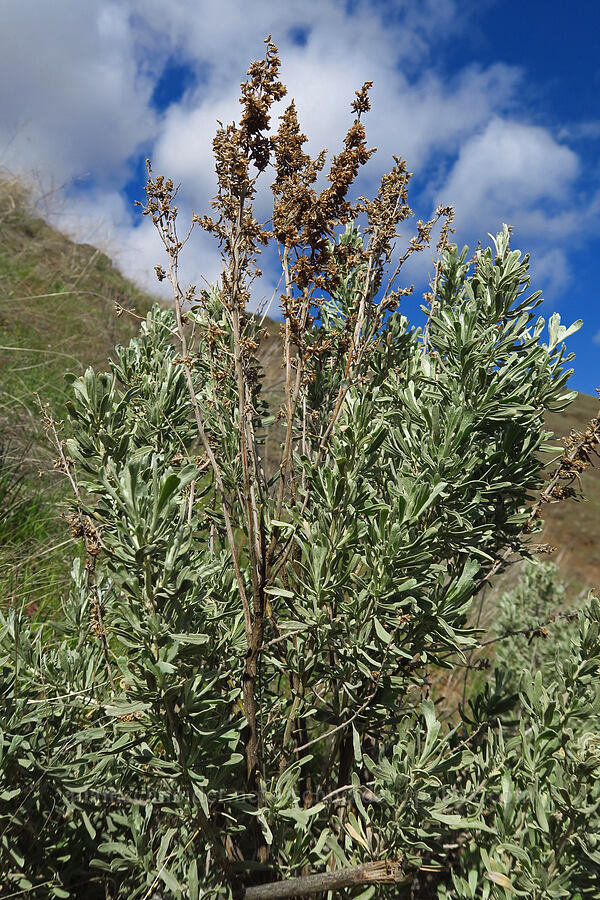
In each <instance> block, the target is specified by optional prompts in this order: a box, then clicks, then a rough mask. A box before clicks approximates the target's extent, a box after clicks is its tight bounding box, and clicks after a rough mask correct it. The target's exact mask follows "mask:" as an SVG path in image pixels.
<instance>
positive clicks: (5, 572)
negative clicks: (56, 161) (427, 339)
mask: <svg viewBox="0 0 600 900" xmlns="http://www.w3.org/2000/svg"><path fill="white" fill-rule="evenodd" d="M154 300H155V298H153V297H151V296H149V295H147V294H144V293H142V292H141V291H140V290H138V289H137V288H136V287H135V286H134V285H133V284H132V283H131V282H129V281H128V280H127V279H125V278H124V277H123V276H122V275H121V274H120V273H119V271H118V270H117V269H116V268H115V267H114V266H113V264H112V263H111V261H110V259H109V258H108V256H106V255H105V254H104V253H102V252H101V251H100V250H98V249H96V248H94V247H91V246H89V245H87V244H76V243H74V242H73V241H71V240H69V239H68V238H66V237H65V236H64V235H62V234H60V233H59V232H57V231H56V230H55V229H53V228H51V227H50V226H49V225H48V224H47V223H46V222H44V221H43V220H42V219H40V218H37V217H36V216H35V215H33V214H32V213H31V212H30V210H29V206H28V200H27V193H26V191H25V190H24V188H23V186H22V185H21V184H20V183H18V182H16V181H12V180H10V179H7V178H4V179H1V178H0V510H1V509H4V513H3V514H2V513H0V592H1V593H0V596H1V597H2V602H4V603H5V602H7V601H8V602H19V603H23V604H24V605H26V606H27V607H28V608H29V610H30V611H31V612H32V613H35V612H36V611H38V610H39V611H40V613H43V605H44V603H45V602H50V603H52V602H53V598H56V597H57V596H58V595H59V594H60V592H61V590H62V588H63V587H64V585H65V583H66V582H67V580H68V568H69V560H70V559H71V558H72V554H73V549H74V548H73V546H72V545H71V544H70V543H69V540H70V535H69V532H68V529H67V526H66V523H65V522H64V521H63V520H62V519H61V518H60V501H61V500H62V499H63V498H64V497H65V496H66V495H67V491H66V485H65V484H64V483H63V481H62V480H61V477H60V476H58V475H57V473H56V472H54V471H53V469H52V465H53V459H54V457H53V452H52V448H51V446H50V444H49V443H48V441H47V439H46V437H45V434H44V428H43V422H42V416H41V414H40V410H39V406H38V404H37V401H36V393H37V394H39V395H40V398H41V399H42V401H44V402H49V403H50V404H51V408H52V409H53V410H55V414H56V415H57V416H58V417H60V415H61V406H62V402H63V399H64V379H63V375H64V373H65V372H66V371H73V372H76V373H80V372H82V371H83V370H84V368H85V367H86V366H88V365H93V366H98V367H100V368H104V367H105V365H106V360H107V358H108V357H109V356H110V354H111V352H112V350H113V347H114V345H115V344H116V343H124V342H126V341H127V340H129V338H130V337H131V336H132V335H133V333H134V332H135V331H136V330H137V327H138V321H137V320H136V318H135V316H144V315H145V314H146V312H147V310H148V309H149V307H150V306H151V304H152V303H153V302H154ZM115 305H118V306H120V307H123V308H125V309H128V310H130V311H132V312H133V313H134V316H132V315H129V314H124V315H122V316H119V317H118V316H117V315H116V314H115ZM266 324H267V327H268V330H269V333H270V338H269V340H268V341H266V342H265V344H264V345H263V350H262V353H263V360H262V361H263V366H264V369H265V373H266V384H265V390H266V392H267V394H268V395H269V397H270V399H271V401H272V403H273V405H274V406H275V407H276V406H278V405H279V404H280V402H281V400H282V398H283V372H282V369H281V353H280V348H281V345H280V339H279V337H278V334H279V326H278V325H277V323H275V322H267V323H266ZM599 404H600V401H598V400H596V399H595V398H593V397H588V396H586V395H579V397H578V398H577V400H576V401H575V403H574V404H573V405H572V406H571V407H570V408H569V409H568V410H567V411H566V412H565V413H561V414H556V415H551V416H549V418H548V424H549V427H550V428H552V430H553V431H554V433H555V434H556V435H557V437H559V438H560V437H561V436H562V435H565V434H568V432H569V431H570V430H571V429H572V428H579V429H584V428H585V424H586V422H587V421H589V419H590V418H591V417H592V416H593V415H595V414H596V413H597V411H598V406H599ZM271 442H272V443H273V444H275V443H276V442H277V435H275V436H273V437H271ZM274 451H276V448H275V446H272V447H268V448H267V453H268V455H269V457H274V455H275V453H274ZM2 463H3V464H2ZM582 487H583V490H584V493H585V496H586V499H585V501H583V502H579V503H577V502H574V501H572V500H570V501H565V502H563V503H560V504H556V505H552V506H549V507H545V509H544V513H545V516H546V519H547V524H546V528H545V532H544V534H543V536H542V537H541V538H536V542H539V540H542V541H547V542H549V543H550V544H552V545H556V546H557V548H558V549H557V552H556V553H555V554H553V557H552V558H554V559H555V560H556V561H557V562H558V563H559V565H560V567H561V570H562V574H563V576H564V578H565V580H566V581H567V582H568V583H569V584H570V585H571V588H572V590H573V591H574V592H575V591H577V590H579V589H580V588H582V587H584V586H596V587H600V469H598V468H595V469H591V470H588V471H587V472H586V473H585V474H584V475H583V478H582Z"/></svg>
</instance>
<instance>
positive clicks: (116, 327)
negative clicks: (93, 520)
mask: <svg viewBox="0 0 600 900" xmlns="http://www.w3.org/2000/svg"><path fill="white" fill-rule="evenodd" d="M155 300H156V298H153V297H150V296H149V295H147V294H144V293H143V292H142V291H140V290H139V289H138V288H136V287H135V286H134V285H133V284H132V283H131V282H130V281H128V280H127V279H126V278H124V277H123V276H122V275H121V273H120V272H119V271H118V269H116V268H115V266H114V265H113V264H112V262H111V260H110V259H109V258H108V256H106V254H104V253H102V252H101V251H100V250H98V249H96V248H95V247H92V246H90V245H89V244H77V243H74V242H73V241H71V240H69V239H68V238H67V237H65V236H64V235H63V234H61V233H60V232H59V231H57V230H56V229H54V228H52V227H51V226H50V225H48V224H47V223H46V222H45V221H44V220H43V219H41V218H39V217H38V216H36V215H35V214H34V213H33V212H32V210H31V207H30V202H29V195H28V190H27V187H26V186H25V185H24V184H23V183H22V182H20V181H18V180H16V179H13V178H10V177H8V176H6V175H4V176H3V177H2V178H0V591H1V592H2V598H3V599H2V602H3V604H13V603H19V604H21V603H22V604H25V606H26V607H27V608H28V609H29V610H30V612H31V613H32V614H33V613H35V612H36V611H37V610H39V609H41V608H42V607H43V606H44V605H45V604H46V603H48V602H50V603H51V602H52V601H53V598H55V597H56V595H57V594H58V593H60V591H61V590H62V588H63V586H64V584H65V583H66V582H67V581H68V577H69V570H70V562H71V557H72V555H73V551H74V548H73V546H70V545H69V544H68V543H65V542H67V541H68V540H69V537H70V535H69V531H68V527H67V525H66V523H65V522H64V520H63V519H61V518H60V512H61V507H60V503H61V501H62V500H63V499H64V498H65V496H66V494H67V491H66V488H67V485H65V484H64V478H62V477H61V476H59V475H58V474H57V473H55V472H54V471H53V462H54V454H53V450H52V446H51V444H50V443H49V441H48V440H47V436H46V434H45V427H44V420H43V417H42V415H41V411H40V407H39V403H38V400H37V396H38V395H39V397H40V400H41V401H42V402H43V403H49V404H50V407H49V409H50V410H51V411H52V414H53V416H54V417H55V418H56V419H58V420H60V419H61V418H62V410H63V406H62V405H63V401H64V396H65V386H66V384H65V380H64V373H65V372H66V371H72V372H75V373H77V374H80V373H81V372H83V371H84V369H85V368H86V366H88V365H92V366H99V367H101V368H103V367H105V365H106V361H107V358H108V357H109V355H110V354H111V353H112V351H113V349H114V345H115V344H116V343H119V342H127V341H128V340H129V339H130V338H131V337H132V335H133V334H134V333H135V332H137V330H138V325H139V321H138V320H137V319H135V318H134V315H137V316H145V315H146V313H147V311H148V310H149V309H150V307H151V305H152V303H153V302H155ZM116 305H119V306H121V307H123V308H124V309H126V310H128V311H130V312H129V313H126V314H123V315H120V316H117V315H116V312H115V306H116ZM131 313H133V314H134V315H131ZM54 547H56V548H57V549H52V548H54Z"/></svg>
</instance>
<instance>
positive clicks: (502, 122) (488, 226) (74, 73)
mask: <svg viewBox="0 0 600 900" xmlns="http://www.w3.org/2000/svg"><path fill="white" fill-rule="evenodd" d="M469 8H470V7H469ZM473 8H475V7H473ZM458 9H459V7H458V5H457V3H456V0H423V2H421V3H420V4H417V3H414V2H413V0H398V2H396V3H394V4H393V5H392V6H391V5H390V4H384V3H380V2H377V0H360V2H358V3H357V4H355V5H354V11H353V13H351V14H350V13H348V12H347V10H346V4H345V3H344V2H342V0H288V2H286V3H285V4H274V3H272V2H271V0H253V3H252V5H251V10H249V7H248V4H247V2H245V0H221V2H219V3H218V4H217V3H214V2H210V0H122V2H119V3H117V2H112V0H96V3H93V4H86V3H81V2H80V0H61V3H60V4H39V3H37V2H35V0H6V2H5V4H4V23H5V27H4V29H3V31H2V33H1V34H0V78H1V79H2V83H3V84H4V85H7V84H11V85H12V90H11V91H5V93H4V95H3V96H2V97H1V98H0V164H4V165H5V166H7V167H9V168H12V169H13V170H18V171H24V172H29V171H31V170H35V171H37V172H39V173H40V174H41V177H42V178H43V179H45V180H46V181H48V180H49V181H51V182H52V183H59V184H62V183H67V184H69V183H70V184H71V185H73V184H75V185H77V183H78V181H79V180H82V179H85V178H86V175H87V174H88V173H89V186H88V187H87V188H86V189H85V190H80V191H79V192H78V191H77V190H75V191H73V190H71V191H70V192H69V194H68V201H65V203H67V202H68V209H67V207H66V206H63V207H61V209H60V211H59V212H57V213H56V214H55V218H56V220H57V221H59V222H60V224H61V226H62V227H64V228H66V229H67V230H69V231H70V233H72V234H76V235H78V236H79V237H80V238H81V239H83V240H88V241H91V242H102V243H103V244H104V246H107V248H109V249H111V252H112V253H116V257H117V260H118V262H119V264H120V266H121V268H122V269H123V270H124V271H125V272H126V274H129V275H130V276H132V277H134V278H136V280H138V281H141V282H142V283H144V284H145V285H146V286H151V287H153V288H156V287H157V283H156V282H155V281H154V277H153V273H152V269H153V266H154V265H155V264H156V263H157V262H159V261H160V259H161V254H162V245H161V243H160V241H159V239H158V237H157V236H156V235H155V234H154V231H153V229H152V227H151V223H149V222H148V219H144V220H143V221H142V220H141V218H140V216H139V214H138V213H136V212H134V211H133V210H131V209H130V208H129V207H128V206H127V205H126V204H125V202H124V201H123V199H122V194H121V191H122V189H123V187H124V185H125V183H126V182H127V180H128V177H129V176H130V174H131V172H130V166H131V159H132V157H134V156H136V155H137V154H138V153H139V152H142V151H143V152H146V151H147V150H149V149H151V155H152V160H153V167H154V170H155V172H159V171H163V172H165V173H166V174H168V175H170V176H171V177H173V178H174V179H175V180H177V181H181V182H182V188H181V195H180V202H179V207H180V216H181V221H182V228H183V227H184V223H185V222H186V221H187V220H188V219H189V216H190V215H191V211H192V208H194V209H195V210H196V211H199V212H204V211H208V205H209V202H210V199H211V197H212V196H213V194H214V193H215V188H216V183H215V176H214V166H213V159H212V146H211V145H212V138H213V135H214V131H215V127H216V119H217V118H220V119H222V120H223V121H224V122H227V121H230V120H232V119H233V118H237V117H239V109H240V108H239V104H238V102H237V97H238V90H239V82H240V80H241V79H242V78H243V77H244V73H245V71H246V68H247V66H248V63H249V62H250V61H251V60H252V59H255V58H258V57H260V56H261V55H262V52H263V40H264V37H265V35H266V34H268V33H272V34H273V38H274V40H275V41H276V42H277V43H278V44H279V47H280V56H281V58H282V77H283V80H284V81H285V82H286V83H287V85H288V88H289V96H294V97H295V98H296V100H297V106H298V110H299V115H300V121H301V125H302V128H303V130H304V131H305V132H306V133H307V135H308V136H309V138H310V140H309V145H308V147H309V150H310V151H311V152H313V153H315V154H316V153H317V152H318V151H319V150H320V149H321V147H328V149H329V151H330V154H331V153H335V152H337V151H338V149H339V147H340V143H341V140H342V138H343V135H344V133H345V131H346V128H347V127H348V125H349V123H350V113H349V104H350V102H351V100H352V99H353V96H354V90H355V89H357V88H358V87H360V85H361V84H362V82H363V81H364V80H373V81H374V82H375V84H374V88H373V91H372V100H373V111H372V112H371V114H370V115H369V116H368V118H367V120H366V122H367V133H368V137H369V141H370V143H371V145H376V146H378V148H379V152H378V154H377V155H376V156H375V157H374V158H373V159H372V160H371V161H370V162H369V164H368V166H367V167H365V171H364V173H363V175H362V176H361V180H360V183H359V185H358V188H359V189H360V190H362V191H364V192H369V191H372V190H373V189H374V188H375V186H376V182H377V181H378V179H379V177H380V175H381V174H382V173H383V172H384V171H385V170H386V169H387V168H389V166H390V164H391V156H392V154H393V153H396V154H400V155H402V156H405V157H406V158H407V162H408V165H409V168H410V169H411V170H414V171H415V172H416V173H417V176H419V184H420V187H421V189H422V197H421V201H420V208H419V209H418V213H419V215H422V216H426V215H428V213H429V211H430V205H431V203H432V202H434V201H437V200H438V199H439V200H441V201H442V202H444V203H454V204H455V206H456V208H457V226H458V229H459V231H458V234H457V238H458V239H459V240H460V236H461V234H464V235H465V236H466V237H468V239H469V240H472V239H473V238H477V237H480V236H481V237H485V235H486V233H487V231H493V230H495V229H496V227H498V226H499V225H500V224H501V222H502V221H503V220H504V221H510V222H512V223H513V224H514V225H515V226H516V228H517V230H518V234H520V235H521V234H522V235H523V236H524V237H526V238H527V239H528V240H531V241H532V242H533V244H532V246H533V248H534V259H535V261H536V266H537V268H538V271H539V272H541V273H545V277H547V278H548V279H549V280H550V281H551V282H552V283H553V284H554V285H555V286H556V285H561V286H564V284H566V283H567V281H568V278H569V271H568V262H567V258H566V255H565V253H564V251H561V250H560V247H559V246H558V245H559V244H560V243H561V242H563V241H564V240H565V239H567V238H568V237H569V236H571V235H573V234H575V233H580V232H581V230H582V227H584V225H589V223H590V221H591V213H590V210H591V208H592V205H594V204H596V206H598V205H600V201H599V200H598V198H596V200H593V201H590V199H589V198H585V197H583V198H581V199H577V197H576V196H575V185H576V180H577V176H578V173H579V167H580V166H579V160H578V157H577V155H576V154H575V153H574V152H573V150H571V149H570V148H569V147H568V146H567V145H566V144H565V143H564V142H562V143H561V140H567V139H568V137H569V135H568V134H567V133H566V132H565V134H564V136H563V138H561V139H560V140H556V139H555V138H554V137H553V136H552V134H551V133H550V131H549V130H547V129H544V128H542V127H539V126H533V125H530V124H527V121H526V120H523V116H522V110H521V111H520V109H519V100H518V88H519V86H520V79H521V72H520V71H519V70H518V69H517V68H516V67H514V66H507V65H504V64H502V63H497V64H495V65H491V66H488V67H487V68H482V67H478V66H475V65H467V66H465V67H463V68H462V69H461V70H460V71H458V72H457V73H456V74H455V75H454V76H453V77H452V78H448V77H447V76H445V75H444V74H443V73H442V72H441V70H440V69H439V68H438V66H437V57H436V48H437V47H438V46H439V45H440V44H442V43H443V42H444V41H447V40H451V39H452V34H453V30H457V29H461V28H466V27H469V23H468V18H467V17H465V7H464V5H461V7H460V10H461V15H458V14H457V13H458ZM466 12H467V14H468V9H467V10H466ZM294 28H296V29H303V31H304V33H305V35H306V41H305V44H304V45H303V46H298V45H297V44H296V43H294V41H293V40H292V38H291V36H290V35H291V31H292V29H294ZM15 35H17V36H19V40H16V39H15V37H14V36H15ZM25 45H26V46H27V53H23V49H22V48H23V46H25ZM168 58H174V59H179V60H181V61H183V62H184V63H185V64H186V65H188V66H190V67H191V68H192V69H193V70H195V71H196V73H197V75H198V83H197V85H196V86H195V87H192V88H190V89H189V90H188V91H187V92H186V94H185V95H184V97H183V98H181V100H180V101H179V102H177V103H174V104H173V105H172V106H171V107H170V108H169V109H168V110H167V111H166V112H165V113H164V114H162V115H159V114H157V113H156V112H155V111H154V110H153V108H152V106H151V97H152V91H153V88H154V86H155V84H156V82H157V80H158V79H159V77H160V74H161V72H162V70H163V67H164V64H165V62H166V60H167V59H168ZM289 96H288V98H286V100H284V101H283V103H282V104H280V106H281V108H283V106H284V105H285V103H286V102H287V100H289ZM557 200H558V201H559V203H560V209H558V210H557ZM596 206H594V208H596ZM258 214H259V217H266V216H267V215H268V191H267V190H262V191H261V193H260V194H259V197H258ZM407 231H408V229H407ZM186 260H187V261H186ZM420 264H421V269H423V268H427V265H428V264H427V260H426V259H425V258H424V257H420ZM218 268H219V255H218V251H217V249H216V246H215V244H214V241H213V240H212V238H210V237H208V236H206V235H202V234H198V235H196V236H195V237H194V238H192V242H190V245H189V247H188V248H186V254H185V256H184V268H183V277H184V278H189V279H190V280H193V281H198V280H199V278H200V274H204V275H205V277H207V279H208V280H213V279H214V278H215V277H216V274H217V272H218ZM417 269H418V267H417V268H416V269H415V273H416V272H417ZM267 274H268V273H267ZM267 280H268V278H267Z"/></svg>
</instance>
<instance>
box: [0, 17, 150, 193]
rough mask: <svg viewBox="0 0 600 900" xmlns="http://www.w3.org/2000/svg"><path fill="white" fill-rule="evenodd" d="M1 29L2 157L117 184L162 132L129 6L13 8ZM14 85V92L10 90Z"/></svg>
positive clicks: (64, 178)
mask: <svg viewBox="0 0 600 900" xmlns="http://www.w3.org/2000/svg"><path fill="white" fill-rule="evenodd" d="M3 15H4V17H5V19H4V26H3V29H2V33H1V35H0V51H1V52H0V78H1V82H2V84H3V85H4V93H3V96H2V101H1V105H0V132H1V135H2V136H1V138H0V161H1V162H2V163H3V164H4V165H5V166H7V167H9V168H12V169H13V171H14V170H16V171H28V170H30V169H35V170H38V171H46V172H50V173H51V174H52V176H53V178H54V179H55V180H57V181H58V182H59V183H63V182H69V181H71V180H72V179H73V178H82V177H85V176H86V175H87V174H88V173H90V174H91V175H93V177H94V178H95V179H101V180H103V181H105V182H108V181H115V182H117V183H119V182H120V181H122V179H123V178H124V177H125V175H126V167H127V159H128V157H130V155H131V154H132V153H134V152H135V151H136V149H137V147H138V146H139V144H140V142H142V141H144V140H147V139H148V138H149V137H150V136H151V135H152V134H153V132H154V130H155V128H156V116H155V115H154V113H153V111H152V110H151V109H150V107H149V99H150V96H151V91H152V83H151V80H150V79H149V78H147V77H145V76H143V75H140V74H139V72H138V69H137V66H136V60H135V58H134V55H133V52H132V45H133V43H134V36H133V34H132V29H131V23H130V21H129V18H128V15H127V12H126V10H125V9H124V8H123V7H122V6H120V5H117V4H114V3H108V2H104V3H95V4H86V3H80V2H79V0H61V3H60V4H50V3H41V4H40V3H36V2H35V0H18V2H9V3H7V4H5V6H4V10H3ZM9 85H10V89H8V86H9Z"/></svg>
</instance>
